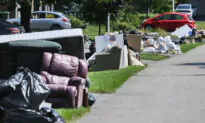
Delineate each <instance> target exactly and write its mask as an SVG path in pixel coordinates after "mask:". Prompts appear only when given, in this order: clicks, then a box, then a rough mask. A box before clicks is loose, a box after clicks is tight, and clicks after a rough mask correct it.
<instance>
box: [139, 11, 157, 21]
mask: <svg viewBox="0 0 205 123" xmlns="http://www.w3.org/2000/svg"><path fill="white" fill-rule="evenodd" d="M155 16H156V14H153V13H149V15H148V18H153V17H155ZM138 17H139V19H140V20H141V21H142V20H144V19H145V18H147V14H141V13H139V15H138Z"/></svg>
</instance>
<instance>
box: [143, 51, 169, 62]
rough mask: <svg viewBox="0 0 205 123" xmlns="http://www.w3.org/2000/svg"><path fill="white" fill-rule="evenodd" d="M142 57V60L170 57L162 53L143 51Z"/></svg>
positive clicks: (157, 59)
mask: <svg viewBox="0 0 205 123" xmlns="http://www.w3.org/2000/svg"><path fill="white" fill-rule="evenodd" d="M140 58H141V59H142V60H151V61H159V60H164V59H167V58H169V56H166V55H161V54H157V53H141V55H140Z"/></svg>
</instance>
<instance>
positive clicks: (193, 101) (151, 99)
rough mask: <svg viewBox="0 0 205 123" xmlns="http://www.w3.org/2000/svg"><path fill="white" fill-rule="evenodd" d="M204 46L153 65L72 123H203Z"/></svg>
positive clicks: (103, 98)
mask: <svg viewBox="0 0 205 123" xmlns="http://www.w3.org/2000/svg"><path fill="white" fill-rule="evenodd" d="M204 56H205V45H203V46H200V47H198V48H197V49H194V50H192V51H190V52H188V53H186V54H184V55H178V56H174V57H172V58H170V59H168V60H164V61H159V62H153V63H151V64H150V65H149V67H148V68H147V69H145V70H144V71H142V72H140V73H139V74H136V75H134V76H132V77H131V78H130V79H129V80H128V81H127V82H126V83H125V84H124V85H123V86H122V87H121V88H120V89H118V90H117V92H116V93H115V94H108V95H101V96H97V102H96V104H95V105H94V106H93V107H92V108H91V111H90V113H89V114H87V115H86V116H84V117H83V118H81V119H79V120H78V121H76V123H204V122H205V57H204Z"/></svg>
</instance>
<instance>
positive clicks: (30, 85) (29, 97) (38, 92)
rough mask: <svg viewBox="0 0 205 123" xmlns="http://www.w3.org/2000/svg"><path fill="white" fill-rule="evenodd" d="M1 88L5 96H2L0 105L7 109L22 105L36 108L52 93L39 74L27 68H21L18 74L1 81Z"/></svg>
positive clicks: (27, 107)
mask: <svg viewBox="0 0 205 123" xmlns="http://www.w3.org/2000/svg"><path fill="white" fill-rule="evenodd" d="M0 90H1V93H2V95H1V96H2V97H3V98H0V106H2V107H4V108H5V109H12V108H20V107H22V108H26V109H33V110H35V109H38V106H39V105H40V104H41V103H42V101H43V100H44V99H45V98H46V97H47V96H48V95H49V94H50V89H49V88H48V87H47V86H46V85H45V83H44V82H43V80H41V78H40V77H39V75H38V74H36V73H33V72H31V71H30V70H29V69H27V68H25V69H24V68H21V69H19V71H18V73H17V74H15V75H13V76H12V77H10V78H9V79H8V80H7V81H4V82H1V84H0ZM6 93H7V95H6Z"/></svg>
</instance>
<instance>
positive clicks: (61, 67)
mask: <svg viewBox="0 0 205 123" xmlns="http://www.w3.org/2000/svg"><path fill="white" fill-rule="evenodd" d="M78 67H79V60H78V58H77V57H74V56H69V55H64V54H57V53H54V54H53V57H52V59H51V65H50V73H51V74H53V75H59V76H66V77H73V76H76V75H77V73H78Z"/></svg>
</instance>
